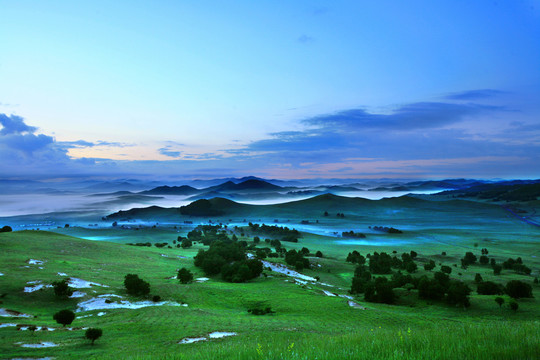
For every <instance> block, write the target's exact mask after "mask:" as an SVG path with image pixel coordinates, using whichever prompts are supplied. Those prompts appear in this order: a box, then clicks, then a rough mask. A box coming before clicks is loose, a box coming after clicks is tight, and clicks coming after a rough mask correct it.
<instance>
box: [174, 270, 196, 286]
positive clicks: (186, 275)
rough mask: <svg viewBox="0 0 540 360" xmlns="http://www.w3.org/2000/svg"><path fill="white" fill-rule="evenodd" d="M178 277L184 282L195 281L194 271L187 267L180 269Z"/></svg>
mask: <svg viewBox="0 0 540 360" xmlns="http://www.w3.org/2000/svg"><path fill="white" fill-rule="evenodd" d="M176 278H177V279H178V280H180V282H181V283H182V284H188V283H190V282H192V281H193V273H192V272H191V271H189V270H188V269H186V268H185V267H183V268H181V269H179V270H178V274H177V275H176Z"/></svg>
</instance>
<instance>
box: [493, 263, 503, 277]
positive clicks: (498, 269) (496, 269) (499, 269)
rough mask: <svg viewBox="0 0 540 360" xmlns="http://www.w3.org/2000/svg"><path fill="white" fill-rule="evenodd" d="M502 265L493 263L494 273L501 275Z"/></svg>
mask: <svg viewBox="0 0 540 360" xmlns="http://www.w3.org/2000/svg"><path fill="white" fill-rule="evenodd" d="M501 271H502V266H501V265H499V264H495V265H493V275H501Z"/></svg>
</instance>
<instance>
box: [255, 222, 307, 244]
mask: <svg viewBox="0 0 540 360" xmlns="http://www.w3.org/2000/svg"><path fill="white" fill-rule="evenodd" d="M248 225H249V229H250V230H251V231H252V232H254V233H259V234H265V235H268V236H271V237H273V238H280V239H281V241H288V242H298V238H300V237H302V234H300V232H299V231H298V230H296V229H289V228H288V227H286V226H277V225H265V224H262V225H259V224H253V223H251V222H250V223H249V224H248Z"/></svg>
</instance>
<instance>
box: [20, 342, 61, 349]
mask: <svg viewBox="0 0 540 360" xmlns="http://www.w3.org/2000/svg"><path fill="white" fill-rule="evenodd" d="M55 346H58V345H57V344H55V343H53V342H47V341H43V342H40V343H39V344H22V345H21V347H25V348H49V347H55Z"/></svg>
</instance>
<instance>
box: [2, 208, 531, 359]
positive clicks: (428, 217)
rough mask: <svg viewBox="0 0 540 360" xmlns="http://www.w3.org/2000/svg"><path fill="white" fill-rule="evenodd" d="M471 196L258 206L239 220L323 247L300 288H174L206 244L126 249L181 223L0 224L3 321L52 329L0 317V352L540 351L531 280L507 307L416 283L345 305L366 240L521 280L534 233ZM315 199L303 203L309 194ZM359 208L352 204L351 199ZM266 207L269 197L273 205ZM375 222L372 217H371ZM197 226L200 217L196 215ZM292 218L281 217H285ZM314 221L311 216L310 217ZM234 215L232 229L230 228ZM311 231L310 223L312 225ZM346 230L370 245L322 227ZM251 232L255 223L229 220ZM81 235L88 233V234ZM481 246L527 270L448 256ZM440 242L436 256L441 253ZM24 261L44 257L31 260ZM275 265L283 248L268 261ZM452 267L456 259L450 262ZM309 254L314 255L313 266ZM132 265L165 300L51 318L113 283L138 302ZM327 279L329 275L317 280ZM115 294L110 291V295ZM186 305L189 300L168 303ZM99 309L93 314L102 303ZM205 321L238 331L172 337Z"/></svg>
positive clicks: (224, 355) (491, 354)
mask: <svg viewBox="0 0 540 360" xmlns="http://www.w3.org/2000/svg"><path fill="white" fill-rule="evenodd" d="M467 203H469V202H446V203H445V204H442V203H432V202H416V201H403V202H402V203H399V202H393V203H387V204H384V203H383V204H381V203H369V204H376V206H371V207H370V206H366V207H364V208H355V207H354V206H350V207H348V208H347V207H346V206H345V205H346V204H345V205H343V206H342V207H341V209H343V208H345V210H342V211H344V212H345V215H346V217H345V219H341V218H337V217H336V216H335V214H334V212H337V211H338V210H337V209H338V208H328V211H329V212H330V211H332V213H331V216H329V217H324V216H323V215H322V213H323V212H324V210H323V209H326V208H327V207H328V204H319V205H320V206H319V207H313V208H311V207H310V209H309V211H307V210H306V209H305V208H304V210H306V211H303V210H302V208H295V207H294V206H293V207H290V206H289V207H288V208H283V207H281V208H279V210H280V211H282V212H281V213H279V214H280V215H281V216H278V214H277V213H275V212H274V213H272V212H269V210H267V209H268V208H266V209H264V212H261V213H253V214H252V216H251V217H250V218H248V219H246V220H249V221H253V222H255V221H257V220H258V219H259V218H260V219H261V221H265V222H266V223H271V222H273V219H278V220H279V221H280V223H279V224H280V225H285V224H289V225H287V226H289V227H295V226H296V225H298V226H300V225H299V223H300V220H303V219H307V220H310V225H308V226H306V227H305V228H302V230H303V231H304V232H303V237H302V238H301V239H300V241H299V243H296V244H293V243H284V246H285V247H287V249H300V248H302V247H304V246H305V247H308V248H309V249H310V250H311V252H312V253H314V252H315V251H317V250H321V251H322V252H323V253H324V257H323V258H310V260H311V262H312V264H314V266H313V267H312V269H309V270H305V271H303V273H304V274H306V275H309V276H313V277H315V276H318V277H320V282H318V283H316V284H311V283H308V284H306V285H302V284H298V283H295V281H294V279H293V278H291V277H287V276H285V275H282V274H278V273H275V272H270V271H265V273H266V275H267V277H261V278H258V279H256V280H255V281H252V282H249V283H245V284H231V283H226V282H223V281H222V280H221V279H220V278H219V277H215V278H211V279H210V280H208V281H205V282H194V283H191V284H187V285H182V284H180V283H179V282H178V280H176V279H170V278H171V277H173V276H174V275H175V274H176V271H177V269H178V268H181V267H186V268H189V269H190V270H191V271H193V272H194V274H195V277H196V278H197V277H203V276H204V274H203V273H202V271H201V270H200V269H198V268H196V267H194V265H193V260H192V258H193V256H195V255H196V253H197V251H198V249H199V248H202V247H203V246H202V245H200V244H197V245H195V246H194V247H193V248H191V249H181V248H172V249H169V248H166V247H165V248H156V247H135V246H128V245H125V244H126V243H129V242H152V243H155V242H169V243H170V244H171V245H172V241H173V240H175V239H176V237H177V236H178V235H185V234H186V232H187V231H189V230H190V227H189V226H183V225H181V224H182V223H183V220H184V219H179V222H178V224H180V225H181V228H180V229H179V228H176V229H175V228H174V227H173V225H171V224H167V225H158V226H157V227H156V228H152V227H145V228H142V229H141V230H134V229H121V228H119V227H116V228H112V227H103V228H98V229H96V228H93V229H89V228H83V227H70V228H61V229H54V231H55V232H54V233H53V232H46V231H17V232H12V233H1V234H0V273H2V274H3V275H2V276H0V296H1V298H0V301H2V303H1V304H0V308H2V309H10V310H15V311H20V312H22V313H25V314H30V315H33V316H34V317H32V318H20V317H19V318H12V317H0V323H3V324H18V325H23V324H27V325H30V324H34V325H37V326H47V327H50V328H55V331H36V332H35V333H34V334H32V333H31V332H30V331H22V330H17V327H16V326H6V327H0V358H6V359H11V358H40V357H54V358H58V359H81V358H87V359H102V358H112V357H115V358H126V359H128V358H133V359H404V358H405V359H537V358H539V357H540V306H539V305H540V303H539V301H538V299H539V298H540V287H539V286H538V284H535V285H534V286H533V294H534V298H533V299H520V300H519V301H518V303H519V309H518V311H517V312H513V311H512V310H510V309H509V308H508V306H507V304H508V302H509V300H510V298H509V297H507V296H506V295H505V296H504V298H505V300H506V303H505V305H503V307H502V308H499V306H498V305H497V304H496V303H495V302H494V297H495V296H489V295H478V294H476V292H475V291H473V293H472V294H471V306H470V308H468V309H463V308H461V307H459V308H456V307H452V306H449V305H446V304H444V303H435V304H430V303H428V302H426V301H424V300H419V299H418V296H417V293H416V290H411V291H407V290H405V289H397V292H398V294H399V300H398V303H397V305H384V304H375V303H368V302H364V301H363V296H359V297H356V298H355V299H354V301H355V302H356V303H357V304H359V305H360V306H362V307H364V308H365V310H363V309H361V308H356V307H351V306H349V304H348V301H349V299H347V298H344V297H339V296H327V295H326V294H325V293H324V292H323V290H324V291H326V292H330V293H334V294H335V295H349V294H348V289H349V288H350V284H351V279H352V275H353V272H354V266H353V265H351V264H348V263H346V262H345V257H346V255H347V253H348V252H350V251H352V250H358V251H359V252H360V253H362V254H364V255H365V254H367V253H373V252H374V251H386V252H389V253H391V252H392V251H397V253H398V254H401V253H402V252H409V251H410V250H415V251H416V252H418V260H417V263H418V265H419V270H418V271H417V272H416V273H415V274H414V275H415V276H420V275H422V274H429V272H427V271H425V270H423V268H422V264H423V263H424V262H425V261H427V260H429V259H433V260H435V262H436V264H437V268H438V267H439V264H442V265H449V266H451V267H452V274H451V277H452V278H456V279H460V280H463V281H465V282H466V283H467V284H469V286H470V287H471V288H472V289H473V290H476V285H475V284H474V276H475V274H476V273H480V274H481V275H482V276H483V278H484V280H492V281H495V282H497V283H500V284H505V283H506V282H507V281H508V280H511V279H519V280H523V281H526V282H528V283H530V284H532V283H533V281H532V280H533V278H534V276H538V273H539V269H540V257H539V256H540V247H539V246H538V244H539V243H540V231H539V229H537V228H534V227H531V226H530V225H526V224H524V223H522V222H520V221H519V220H518V219H516V218H515V217H512V216H509V215H508V214H506V213H505V211H504V210H503V209H501V207H498V206H495V205H484V204H475V203H473V205H471V206H463V204H467ZM312 205H313V204H312ZM355 206H357V205H355ZM274 209H275V208H274ZM244 216H246V217H247V215H246V214H238V215H237V216H236V218H235V217H229V216H227V217H223V218H221V219H220V218H216V219H212V220H213V221H222V222H228V221H229V219H230V220H232V222H231V224H233V223H236V224H239V225H242V224H243V220H244ZM373 219H376V220H373ZM193 220H195V221H194V223H195V224H196V223H197V222H199V221H200V222H203V221H208V219H193ZM286 220H289V222H287V223H286V222H285V221H286ZM316 220H319V224H317V223H316V222H315V221H316ZM371 225H386V226H394V227H397V228H400V229H403V230H404V233H403V234H385V233H377V232H370V231H369V226H371ZM231 227H232V226H230V228H231ZM310 230H311V231H310ZM345 230H355V231H362V232H365V233H366V234H367V238H366V240H369V241H371V242H372V243H374V244H376V245H368V243H362V244H359V243H355V242H354V241H351V242H338V241H343V240H345V239H342V238H336V237H335V236H331V235H328V234H326V232H330V233H331V232H333V231H338V232H341V231H345ZM241 232H244V235H245V237H244V238H242V237H241V238H240V240H243V239H246V240H249V241H251V238H252V236H253V235H254V234H250V233H249V231H248V230H247V228H240V229H239V230H238V231H237V233H238V234H240V233H241ZM80 237H86V238H89V239H93V240H85V239H81V238H80ZM484 247H486V248H488V250H489V256H490V257H493V258H495V259H496V260H497V262H499V263H500V262H502V261H504V260H505V259H507V258H508V257H517V256H521V257H522V258H523V262H524V263H525V264H526V265H527V266H529V267H530V268H531V269H532V270H533V275H532V276H526V275H519V274H516V273H515V272H513V271H510V270H503V273H502V275H500V276H494V275H493V272H492V270H491V268H489V267H486V266H477V265H473V266H470V267H469V268H468V269H466V270H464V269H461V268H460V267H459V263H460V258H461V257H463V255H464V253H465V252H466V251H472V252H474V253H475V254H477V255H480V249H481V248H484ZM443 251H445V252H446V253H447V254H446V256H442V255H441V253H442V252H443ZM30 259H35V260H40V261H43V264H36V265H33V264H29V263H28V261H29V260H30ZM276 261H278V262H283V259H277V260H276ZM454 264H457V265H458V266H457V267H454V266H453V265H454ZM318 265H320V266H318ZM58 273H65V274H67V275H68V276H70V277H75V278H80V279H84V280H87V281H92V282H96V283H99V284H102V285H107V286H108V287H103V286H92V287H90V288H84V289H79V291H82V292H84V293H86V295H85V296H83V297H81V298H74V299H64V300H62V299H58V298H56V296H55V295H54V293H53V290H52V289H51V288H44V289H41V290H38V291H35V292H31V293H26V292H24V290H23V289H24V288H25V286H31V285H30V284H27V283H28V282H31V281H37V280H39V281H41V282H42V283H43V284H49V283H51V282H52V281H55V280H60V279H62V278H63V277H65V276H61V275H58ZM128 273H135V274H138V275H139V276H140V277H142V278H143V279H145V280H146V281H148V282H149V283H150V284H151V294H152V295H154V294H157V295H160V296H161V298H162V300H165V301H170V302H171V303H169V304H165V305H162V306H151V307H144V308H140V309H106V310H92V311H88V312H77V316H86V315H92V316H89V317H83V318H76V319H75V320H74V322H73V323H72V324H71V325H70V326H71V327H72V329H73V330H67V329H62V326H61V325H59V324H56V323H55V321H54V320H53V318H52V316H53V314H54V313H55V312H57V311H59V310H61V309H72V310H76V309H77V308H78V304H79V303H81V302H83V301H86V300H89V299H92V298H96V297H98V296H99V295H106V294H114V295H119V296H122V298H123V300H129V301H131V302H137V301H140V300H143V299H139V298H134V297H131V296H129V295H127V294H126V291H125V288H124V287H123V278H124V276H125V275H126V274H128ZM322 283H325V284H327V285H323V284H322ZM110 298H111V299H113V300H114V298H113V297H110ZM256 302H264V304H267V305H268V306H271V308H272V309H273V310H274V311H275V313H274V314H271V315H265V316H254V315H251V314H249V313H248V312H247V309H248V308H249V307H250V306H251V305H252V304H254V303H256ZM182 303H185V304H187V305H188V306H179V305H180V304H182ZM102 312H103V313H105V314H101V316H98V314H99V313H102ZM86 327H99V328H101V329H103V337H102V338H100V339H98V340H97V341H96V343H95V345H93V346H92V345H90V342H89V341H88V340H86V339H84V330H83V329H82V328H86ZM215 331H222V332H234V333H236V335H235V336H229V337H224V338H221V339H210V340H208V341H200V342H196V343H193V344H179V342H180V341H181V340H182V339H184V338H197V337H207V336H208V334H209V333H212V332H215ZM40 342H52V343H54V344H56V345H58V346H56V347H50V348H25V347H22V346H21V345H22V344H37V343H40Z"/></svg>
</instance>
